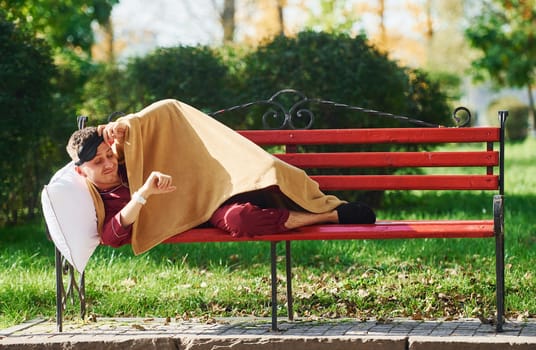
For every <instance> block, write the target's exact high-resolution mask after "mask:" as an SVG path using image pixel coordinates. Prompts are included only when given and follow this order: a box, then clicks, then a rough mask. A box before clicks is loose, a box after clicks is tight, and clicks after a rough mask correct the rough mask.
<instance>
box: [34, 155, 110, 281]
mask: <svg viewBox="0 0 536 350" xmlns="http://www.w3.org/2000/svg"><path fill="white" fill-rule="evenodd" d="M41 205H42V207H43V214H44V216H45V221H46V223H47V226H48V230H49V233H50V236H51V237H52V241H53V242H54V244H55V245H56V248H58V250H59V251H60V252H61V254H62V255H63V256H64V257H65V259H67V261H69V262H70V263H71V265H73V266H74V268H75V269H76V270H78V271H79V272H83V271H84V269H85V268H86V265H87V262H88V260H89V258H90V257H91V255H92V254H93V252H94V251H95V248H97V246H98V245H99V243H100V239H99V235H98V233H97V214H96V212H95V205H94V204H93V199H92V198H91V194H90V193H89V189H88V188H87V185H86V180H85V179H84V178H83V177H82V176H80V175H79V174H77V173H76V171H75V170H74V163H73V162H71V163H69V164H67V165H66V166H64V167H63V168H61V169H60V170H58V172H56V174H54V176H53V177H52V179H50V183H49V184H48V185H45V187H44V188H43V191H42V193H41Z"/></svg>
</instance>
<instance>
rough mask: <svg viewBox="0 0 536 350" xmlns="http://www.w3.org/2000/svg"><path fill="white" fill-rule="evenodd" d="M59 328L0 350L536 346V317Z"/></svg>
mask: <svg viewBox="0 0 536 350" xmlns="http://www.w3.org/2000/svg"><path fill="white" fill-rule="evenodd" d="M64 329H65V331H64V332H63V333H57V332H56V331H55V324H54V322H53V321H44V320H32V321H28V322H25V323H23V324H21V325H18V326H15V327H11V328H8V329H6V330H2V331H1V332H0V349H2V350H3V349H6V350H12V349H21V350H33V349H52V350H55V349H82V350H85V349H103V350H115V349H135V350H137V349H159V350H160V349H164V350H167V349H181V350H182V349H184V350H208V349H218V350H224V349H232V350H245V349H251V348H255V349H266V350H278V349H284V350H288V349H291V350H321V349H329V350H346V349H348V350H349V349H361V350H387V349H393V350H424V349H434V350H460V349H462V350H463V349H468V350H480V349H486V350H488V349H491V350H495V349H497V350H498V349H501V350H503V349H505V350H526V349H536V320H528V321H527V322H509V323H507V324H506V325H505V327H504V330H505V331H504V332H502V333H496V332H495V329H494V327H493V326H492V325H489V324H482V323H481V322H480V321H478V320H471V319H470V320H460V321H449V322H442V321H414V320H394V321H391V322H388V323H385V322H375V321H366V322H361V321H357V320H336V321H334V320H323V321H294V322H289V321H285V320H281V323H280V331H279V332H271V331H270V323H269V322H268V320H265V319H259V318H244V319H219V320H210V321H208V322H207V321H206V320H205V322H201V321H200V320H197V321H195V320H194V321H176V322H170V320H165V319H137V318H136V319H134V318H132V319H131V318H127V319H120V318H117V319H102V320H99V321H98V322H82V321H78V322H74V321H71V322H67V323H66V324H65V328H64Z"/></svg>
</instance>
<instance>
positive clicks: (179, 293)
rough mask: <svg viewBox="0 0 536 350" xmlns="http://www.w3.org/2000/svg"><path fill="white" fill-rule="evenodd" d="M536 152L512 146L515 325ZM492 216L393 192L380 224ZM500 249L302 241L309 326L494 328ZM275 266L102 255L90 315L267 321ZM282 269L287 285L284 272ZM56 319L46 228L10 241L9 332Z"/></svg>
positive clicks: (210, 251) (237, 256) (298, 270)
mask: <svg viewBox="0 0 536 350" xmlns="http://www.w3.org/2000/svg"><path fill="white" fill-rule="evenodd" d="M535 149H536V140H534V139H530V140H527V141H525V142H523V143H516V144H508V145H507V155H506V157H507V161H506V203H505V206H506V217H505V219H506V263H507V271H506V312H507V317H510V318H524V317H535V316H536V270H535V267H534V262H535V261H536V220H535V219H534V214H533V211H534V209H535V208H536V177H534V174H536V165H535V164H534V160H535V157H534V150H535ZM491 210H492V200H491V194H489V193H481V192H464V193H458V194H449V193H428V192H413V193H411V194H408V193H390V194H388V196H387V199H386V203H385V205H384V208H383V209H381V210H379V212H378V217H379V218H380V219H389V218H392V219H412V218H415V219H418V218H423V217H427V218H432V217H433V218H439V219H441V218H444V219H447V218H452V217H458V218H482V217H485V218H488V217H489V216H490V211H491ZM494 245H495V243H494V241H493V240H491V239H450V240H445V239H422V240H384V241H372V240H370V241H329V242H323V241H321V242H295V243H293V259H294V260H293V265H294V270H293V273H294V279H293V281H294V282H293V283H294V284H293V287H294V297H295V312H296V314H297V316H299V317H353V318H358V319H367V318H377V319H388V318H391V317H412V318H414V319H432V318H445V319H455V318H459V317H480V318H484V319H490V318H492V317H493V315H494V312H495V306H494V303H495V300H494V299H495V293H494V290H495V282H494V281H495V263H494ZM280 248H281V249H282V248H283V247H280ZM281 255H284V253H283V250H281ZM269 265H270V264H269V244H268V243H259V242H252V243H241V244H235V243H224V244H213V243H212V244H199V243H197V244H184V245H177V244H175V245H161V246H158V247H156V248H154V249H153V250H151V251H149V252H148V253H146V254H143V255H141V256H134V255H133V254H132V252H131V250H130V247H123V248H120V249H111V248H107V247H99V248H98V249H97V251H96V253H95V254H94V256H93V257H92V259H91V261H90V263H89V264H88V266H87V269H86V276H87V277H86V280H87V285H86V292H87V302H88V313H89V314H95V315H96V316H97V317H100V316H137V317H171V318H189V317H213V316H231V315H233V316H240V315H258V316H267V315H269V313H270V302H269V300H270V277H269V268H270V267H269ZM280 268H281V271H280V275H281V278H282V279H284V274H283V273H284V270H283V268H284V265H283V264H281V266H280ZM284 287H285V286H284V283H282V284H281V287H280V288H281V291H280V294H279V295H280V296H281V304H280V305H281V309H280V312H281V315H285V309H284V303H285V300H284ZM54 315H55V276H54V249H53V246H52V243H50V242H49V241H47V239H46V238H45V233H44V226H43V224H42V223H36V224H34V225H25V226H20V227H14V228H4V229H2V230H0V328H5V327H9V326H11V325H14V324H18V323H20V322H22V321H24V320H27V319H31V318H35V317H46V318H52V317H54ZM66 317H67V318H69V317H74V318H77V317H78V314H77V308H76V307H70V308H69V309H68V310H67V314H66Z"/></svg>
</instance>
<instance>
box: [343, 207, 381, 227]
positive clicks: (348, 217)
mask: <svg viewBox="0 0 536 350" xmlns="http://www.w3.org/2000/svg"><path fill="white" fill-rule="evenodd" d="M335 210H336V211H337V214H338V216H339V224H373V223H375V222H376V214H374V211H373V210H372V209H371V208H370V207H369V206H368V205H366V204H364V203H361V202H352V203H345V204H341V205H339V206H338V207H337V208H336V209H335Z"/></svg>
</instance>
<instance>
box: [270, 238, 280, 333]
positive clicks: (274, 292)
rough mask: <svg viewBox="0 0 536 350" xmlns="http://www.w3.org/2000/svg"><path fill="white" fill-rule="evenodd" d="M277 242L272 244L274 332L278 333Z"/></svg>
mask: <svg viewBox="0 0 536 350" xmlns="http://www.w3.org/2000/svg"><path fill="white" fill-rule="evenodd" d="M276 248H277V242H270V256H271V260H272V271H271V272H272V331H274V332H277V331H278V328H277V252H276Z"/></svg>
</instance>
